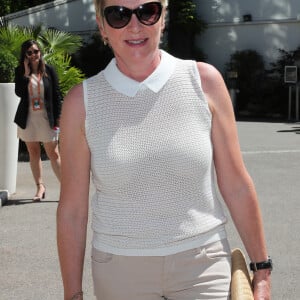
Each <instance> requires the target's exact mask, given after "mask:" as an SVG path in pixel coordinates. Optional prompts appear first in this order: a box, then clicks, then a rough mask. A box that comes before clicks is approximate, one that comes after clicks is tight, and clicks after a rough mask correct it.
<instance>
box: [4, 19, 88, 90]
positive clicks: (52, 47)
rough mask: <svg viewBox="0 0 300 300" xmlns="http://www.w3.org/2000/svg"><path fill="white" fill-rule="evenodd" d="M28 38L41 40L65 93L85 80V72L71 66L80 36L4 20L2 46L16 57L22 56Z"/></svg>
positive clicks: (45, 54) (79, 45)
mask: <svg viewBox="0 0 300 300" xmlns="http://www.w3.org/2000/svg"><path fill="white" fill-rule="evenodd" d="M28 39H35V40H37V41H38V42H39V44H40V46H41V50H42V52H43V55H44V59H45V61H46V63H48V64H50V65H53V66H54V67H55V69H56V71H57V74H58V78H59V83H60V87H61V91H62V94H63V95H65V94H66V93H67V92H68V90H69V89H70V88H71V87H72V86H73V85H74V84H77V83H79V82H81V81H82V80H83V78H84V74H83V73H82V72H81V71H80V70H79V69H77V68H75V67H72V66H71V55H72V54H73V53H75V52H76V51H77V50H78V49H79V48H80V47H81V38H80V37H79V36H77V35H72V34H70V33H67V32H62V31H59V30H56V29H45V28H43V27H42V26H35V27H21V26H17V25H11V24H5V25H4V26H2V27H0V49H1V50H3V51H5V52H6V53H10V54H11V55H13V56H14V58H15V60H18V59H19V57H20V50H21V45H22V43H23V42H24V41H26V40H28ZM15 60H14V61H15ZM14 67H15V66H14Z"/></svg>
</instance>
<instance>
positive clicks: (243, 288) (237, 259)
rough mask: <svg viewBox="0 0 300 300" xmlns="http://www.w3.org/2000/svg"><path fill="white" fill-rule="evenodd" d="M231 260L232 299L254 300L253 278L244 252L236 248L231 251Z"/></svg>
mask: <svg viewBox="0 0 300 300" xmlns="http://www.w3.org/2000/svg"><path fill="white" fill-rule="evenodd" d="M231 261H232V271H231V272H232V273H231V287H230V289H231V300H254V297H253V292H252V279H251V277H250V274H249V271H248V267H247V264H246V260H245V256H244V254H243V252H242V251H241V250H240V249H234V250H233V251H232V253H231Z"/></svg>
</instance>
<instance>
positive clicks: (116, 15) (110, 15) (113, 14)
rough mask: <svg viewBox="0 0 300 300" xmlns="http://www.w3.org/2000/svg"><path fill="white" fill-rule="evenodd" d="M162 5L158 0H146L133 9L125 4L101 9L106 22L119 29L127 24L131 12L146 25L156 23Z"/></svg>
mask: <svg viewBox="0 0 300 300" xmlns="http://www.w3.org/2000/svg"><path fill="white" fill-rule="evenodd" d="M161 12H162V5H161V3H160V2H148V3H144V4H142V5H140V6H139V7H137V8H135V9H130V8H127V7H125V6H107V7H105V9H104V11H103V15H104V17H105V19H106V22H107V23H108V24H109V26H111V27H112V28H116V29H120V28H123V27H125V26H126V25H128V23H129V22H130V20H131V17H132V15H133V14H135V15H136V17H137V18H138V20H139V21H140V22H141V23H142V24H144V25H147V26H151V25H154V24H155V23H157V21H158V20H159V18H160V16H161Z"/></svg>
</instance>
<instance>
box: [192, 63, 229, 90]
mask: <svg viewBox="0 0 300 300" xmlns="http://www.w3.org/2000/svg"><path fill="white" fill-rule="evenodd" d="M197 66H198V71H199V74H200V77H201V83H202V88H203V91H204V92H205V93H210V92H212V91H213V90H214V89H215V88H217V87H219V88H220V86H224V80H223V77H222V75H221V73H220V72H219V71H218V70H217V69H216V68H215V67H214V66H212V65H210V64H208V63H204V62H198V63H197Z"/></svg>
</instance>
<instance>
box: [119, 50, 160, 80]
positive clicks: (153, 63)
mask: <svg viewBox="0 0 300 300" xmlns="http://www.w3.org/2000/svg"><path fill="white" fill-rule="evenodd" d="M115 57H116V62H117V66H118V68H119V70H120V71H121V72H122V73H123V74H125V75H126V76H128V77H130V78H132V79H134V80H136V81H138V82H142V81H144V80H145V79H146V78H147V77H148V76H150V75H151V74H152V73H153V72H154V70H155V69H156V68H157V66H158V65H159V63H160V59H161V57H160V51H159V50H158V52H156V53H155V54H154V55H153V56H152V57H149V59H148V60H145V59H143V60H142V61H141V62H137V61H134V62H133V61H131V62H129V61H127V60H126V61H125V60H123V59H122V58H121V57H120V56H118V55H115Z"/></svg>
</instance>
